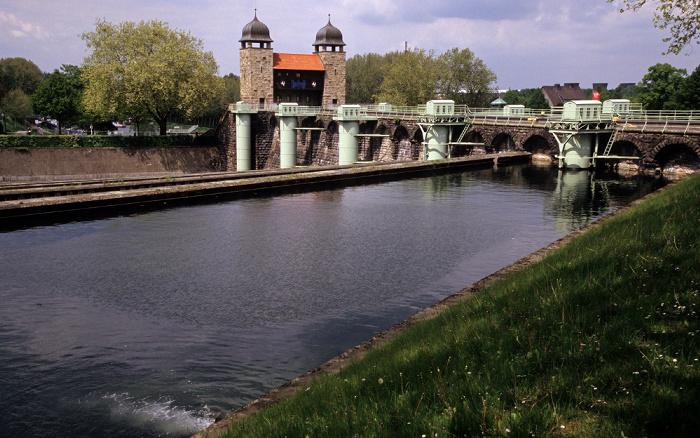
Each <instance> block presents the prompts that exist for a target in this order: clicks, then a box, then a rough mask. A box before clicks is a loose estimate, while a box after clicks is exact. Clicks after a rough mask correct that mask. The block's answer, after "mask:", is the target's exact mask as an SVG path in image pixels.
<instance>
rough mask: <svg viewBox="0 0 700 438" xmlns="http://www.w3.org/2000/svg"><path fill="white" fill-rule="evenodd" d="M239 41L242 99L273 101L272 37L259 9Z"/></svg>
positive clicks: (254, 101) (253, 101)
mask: <svg viewBox="0 0 700 438" xmlns="http://www.w3.org/2000/svg"><path fill="white" fill-rule="evenodd" d="M238 41H240V43H241V49H240V62H241V100H242V101H244V102H249V103H257V104H266V103H273V97H274V90H273V72H272V65H273V61H272V45H271V43H272V39H271V38H270V30H269V29H268V28H267V26H266V25H265V24H263V23H262V22H260V21H259V20H258V12H257V10H256V11H255V18H253V21H251V22H250V23H248V24H246V25H245V27H243V32H242V36H241V39H240V40H238ZM255 44H257V47H255Z"/></svg>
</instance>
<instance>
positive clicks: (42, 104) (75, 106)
mask: <svg viewBox="0 0 700 438" xmlns="http://www.w3.org/2000/svg"><path fill="white" fill-rule="evenodd" d="M80 76H81V71H80V68H78V67H76V66H74V65H64V66H62V67H61V70H60V71H59V70H54V72H53V73H51V74H50V75H48V76H47V77H46V80H45V81H44V82H42V83H41V85H40V86H39V89H38V90H36V92H35V93H34V94H33V95H32V107H33V108H34V112H35V113H37V114H41V115H42V116H44V117H51V118H53V119H56V120H57V121H58V133H59V134H60V133H61V129H62V127H63V126H65V125H66V124H67V123H75V122H77V121H78V120H79V119H80V117H81V116H82V114H83V106H82V102H81V99H82V97H83V81H82V79H81V77H80Z"/></svg>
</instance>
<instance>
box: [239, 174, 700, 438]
mask: <svg viewBox="0 0 700 438" xmlns="http://www.w3.org/2000/svg"><path fill="white" fill-rule="evenodd" d="M699 270H700V174H698V175H694V176H692V177H690V178H688V179H686V180H683V181H681V182H679V183H678V184H676V185H674V186H672V187H669V188H668V189H667V190H663V191H662V192H660V193H657V194H656V195H654V196H653V197H651V198H650V199H648V200H646V201H645V202H643V203H641V204H638V205H637V206H635V207H633V208H632V209H630V210H629V211H627V212H625V213H623V214H620V215H618V216H616V217H614V218H612V219H610V220H609V221H607V222H605V223H603V224H602V225H601V226H598V227H596V228H594V229H592V230H590V231H589V232H588V233H586V234H583V235H582V236H579V237H578V238H576V239H574V240H573V241H572V242H571V243H569V244H567V245H565V246H564V247H562V248H560V249H558V250H556V251H554V252H552V253H550V254H549V255H548V256H547V257H546V258H544V259H543V260H541V261H540V262H538V263H536V264H534V265H531V266H530V267H527V268H525V269H523V270H521V271H520V272H518V273H516V274H514V275H512V276H510V277H508V278H507V279H505V280H502V281H500V282H498V283H496V284H494V285H493V286H491V287H489V288H487V289H485V290H484V291H482V292H480V293H479V294H478V295H476V296H474V297H473V298H470V299H467V300H465V301H464V302H462V303H460V304H457V305H455V306H453V307H451V308H449V309H448V310H446V311H444V312H442V313H441V314H439V315H438V316H436V317H435V318H433V319H431V320H428V321H426V322H424V323H421V324H418V325H416V326H414V327H413V328H411V329H410V330H408V331H407V332H405V333H403V334H402V335H400V336H399V337H397V338H395V339H394V340H393V341H390V342H388V343H386V344H384V345H382V346H380V347H379V348H377V349H375V350H373V351H371V352H370V353H369V354H368V355H367V356H365V358H363V359H362V360H359V361H356V362H354V363H351V364H350V365H349V366H347V367H346V368H345V369H343V370H341V371H340V372H338V373H337V374H334V375H329V376H325V377H323V378H321V379H319V380H316V381H314V382H313V383H311V384H310V385H309V387H308V388H307V389H306V390H302V391H300V392H298V393H296V394H295V395H293V396H291V397H289V398H287V399H284V400H282V401H281V402H280V403H278V404H276V405H273V406H271V407H269V408H267V409H265V410H263V411H261V412H259V413H257V414H253V415H251V416H249V417H247V418H245V419H244V420H241V421H239V422H237V423H235V424H234V425H233V428H232V429H231V430H230V431H229V433H228V435H226V436H229V437H244V436H245V437H251V436H255V437H262V436H265V437H268V436H280V437H282V436H288V437H305V436H306V435H308V436H309V437H352V436H359V437H383V436H386V437H404V436H405V437H421V436H425V437H436V436H437V437H452V436H503V437H526V436H543V435H544V436H584V437H585V436H590V437H598V436H615V437H620V436H629V437H641V436H649V437H652V436H694V435H697V434H698V430H699V429H700V414H699V413H700V362H698V360H699V359H700V352H699V351H698V346H699V345H698V339H699V338H700V324H699V315H698V312H700V299H699V297H698V294H699V292H698V290H699V289H700V273H699V272H700V271H699Z"/></svg>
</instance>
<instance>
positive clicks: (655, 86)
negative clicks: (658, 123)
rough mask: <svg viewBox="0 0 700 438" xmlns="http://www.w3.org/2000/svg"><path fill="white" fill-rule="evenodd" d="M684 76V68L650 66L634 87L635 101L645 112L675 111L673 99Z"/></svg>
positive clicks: (685, 73) (663, 65)
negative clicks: (639, 103)
mask: <svg viewBox="0 0 700 438" xmlns="http://www.w3.org/2000/svg"><path fill="white" fill-rule="evenodd" d="M686 75H687V72H686V70H685V69H684V68H675V67H673V66H671V65H670V64H667V63H664V64H662V63H658V64H656V65H652V66H651V67H649V72H648V73H647V74H645V75H644V77H643V78H642V81H641V82H639V83H638V84H637V85H635V87H634V88H635V91H636V93H637V98H636V99H637V100H638V101H639V102H641V103H642V105H643V107H644V109H647V110H662V109H676V108H675V106H676V105H675V101H674V100H673V99H674V97H675V94H676V92H677V91H678V89H679V87H680V85H681V83H682V82H683V79H684V78H685V76H686Z"/></svg>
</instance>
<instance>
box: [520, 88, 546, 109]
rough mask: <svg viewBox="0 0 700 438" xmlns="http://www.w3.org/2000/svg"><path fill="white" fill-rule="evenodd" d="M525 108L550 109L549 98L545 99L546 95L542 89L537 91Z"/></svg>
mask: <svg viewBox="0 0 700 438" xmlns="http://www.w3.org/2000/svg"><path fill="white" fill-rule="evenodd" d="M525 106H526V107H528V108H532V109H549V102H547V98H545V97H544V93H543V92H542V89H541V88H537V89H535V90H534V91H533V92H532V94H531V95H530V97H528V98H527V101H526V102H525Z"/></svg>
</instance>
